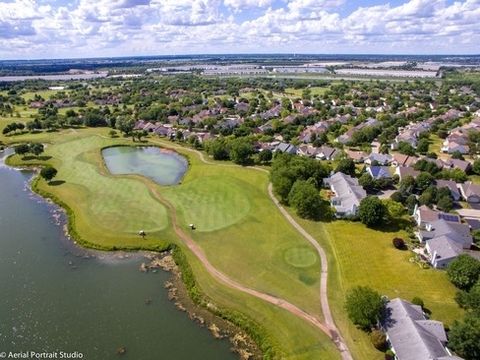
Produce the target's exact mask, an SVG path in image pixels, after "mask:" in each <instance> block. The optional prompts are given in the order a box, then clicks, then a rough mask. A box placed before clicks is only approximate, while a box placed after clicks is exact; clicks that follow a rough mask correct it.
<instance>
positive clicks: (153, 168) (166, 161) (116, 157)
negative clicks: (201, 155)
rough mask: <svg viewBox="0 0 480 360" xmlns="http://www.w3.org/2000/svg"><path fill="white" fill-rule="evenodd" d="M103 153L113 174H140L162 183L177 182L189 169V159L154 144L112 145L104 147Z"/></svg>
mask: <svg viewBox="0 0 480 360" xmlns="http://www.w3.org/2000/svg"><path fill="white" fill-rule="evenodd" d="M102 155H103V159H104V160H105V164H106V165H107V168H108V170H109V171H110V172H111V173H112V174H115V175H125V174H139V175H143V176H146V177H148V178H150V179H152V180H154V181H155V182H157V183H158V184H160V185H174V184H177V183H178V182H179V181H180V180H181V179H182V177H183V175H184V174H185V172H186V171H187V169H188V161H187V159H185V158H184V157H183V156H181V155H179V154H177V153H176V152H173V151H166V150H163V149H160V148H157V147H154V146H138V147H131V146H116V147H110V148H106V149H104V150H103V151H102Z"/></svg>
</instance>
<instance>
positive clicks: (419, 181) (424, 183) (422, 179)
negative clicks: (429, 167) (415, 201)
mask: <svg viewBox="0 0 480 360" xmlns="http://www.w3.org/2000/svg"><path fill="white" fill-rule="evenodd" d="M433 180H434V179H433V176H432V175H431V174H430V173H427V172H421V173H420V175H418V176H417V178H416V179H415V185H416V186H417V189H418V190H419V191H424V190H425V189H426V188H428V187H429V186H430V185H432V183H433Z"/></svg>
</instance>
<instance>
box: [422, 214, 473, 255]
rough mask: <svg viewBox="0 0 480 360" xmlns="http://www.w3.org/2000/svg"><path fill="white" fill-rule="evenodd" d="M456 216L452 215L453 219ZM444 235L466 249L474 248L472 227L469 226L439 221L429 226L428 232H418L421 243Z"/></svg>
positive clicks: (443, 220)
mask: <svg viewBox="0 0 480 360" xmlns="http://www.w3.org/2000/svg"><path fill="white" fill-rule="evenodd" d="M454 216H455V215H452V217H454ZM443 235H445V236H448V237H449V238H450V239H452V240H453V241H455V242H457V243H458V244H459V245H460V246H461V247H462V248H464V249H470V247H471V246H472V236H471V235H470V227H469V226H468V225H467V224H462V223H457V222H452V221H447V220H445V219H439V220H436V221H432V222H431V223H430V224H429V225H427V227H426V230H420V231H419V232H418V237H419V239H420V241H421V242H425V241H427V240H430V239H434V238H436V237H439V236H443Z"/></svg>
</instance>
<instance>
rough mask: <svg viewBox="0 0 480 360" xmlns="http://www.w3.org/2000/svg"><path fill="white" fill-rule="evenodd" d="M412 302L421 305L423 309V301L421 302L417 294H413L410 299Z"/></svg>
mask: <svg viewBox="0 0 480 360" xmlns="http://www.w3.org/2000/svg"><path fill="white" fill-rule="evenodd" d="M412 304H413V305H418V306H421V307H422V309H423V307H424V306H425V303H424V302H423V300H422V299H421V298H419V297H418V296H415V297H414V298H413V299H412Z"/></svg>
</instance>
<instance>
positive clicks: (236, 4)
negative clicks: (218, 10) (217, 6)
mask: <svg viewBox="0 0 480 360" xmlns="http://www.w3.org/2000/svg"><path fill="white" fill-rule="evenodd" d="M224 4H225V6H228V7H231V8H233V9H235V10H239V9H249V8H265V7H268V6H271V5H272V4H273V0H224Z"/></svg>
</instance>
